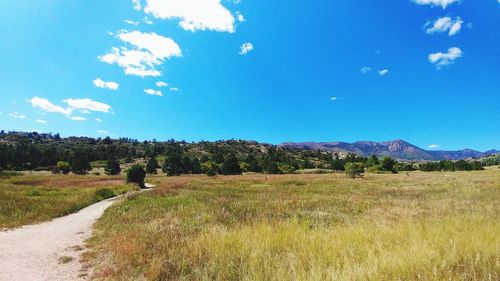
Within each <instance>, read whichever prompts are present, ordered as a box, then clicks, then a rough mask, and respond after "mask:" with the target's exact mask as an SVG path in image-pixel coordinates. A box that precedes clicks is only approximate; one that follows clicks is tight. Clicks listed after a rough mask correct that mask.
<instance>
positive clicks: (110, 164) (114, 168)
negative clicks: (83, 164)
mask: <svg viewBox="0 0 500 281" xmlns="http://www.w3.org/2000/svg"><path fill="white" fill-rule="evenodd" d="M121 171H122V169H121V168H120V162H119V161H118V160H116V159H115V158H110V159H108V161H106V168H104V172H105V173H106V175H110V176H114V175H119V174H120V173H121Z"/></svg>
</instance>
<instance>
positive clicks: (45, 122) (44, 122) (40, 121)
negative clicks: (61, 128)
mask: <svg viewBox="0 0 500 281" xmlns="http://www.w3.org/2000/svg"><path fill="white" fill-rule="evenodd" d="M35 122H37V123H38V124H47V121H45V120H42V119H38V120H36V121H35Z"/></svg>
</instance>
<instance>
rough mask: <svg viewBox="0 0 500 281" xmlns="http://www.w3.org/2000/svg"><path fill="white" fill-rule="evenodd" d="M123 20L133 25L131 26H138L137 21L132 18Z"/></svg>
mask: <svg viewBox="0 0 500 281" xmlns="http://www.w3.org/2000/svg"><path fill="white" fill-rule="evenodd" d="M124 22H126V23H128V24H130V25H133V26H138V25H139V23H140V22H139V21H133V20H124Z"/></svg>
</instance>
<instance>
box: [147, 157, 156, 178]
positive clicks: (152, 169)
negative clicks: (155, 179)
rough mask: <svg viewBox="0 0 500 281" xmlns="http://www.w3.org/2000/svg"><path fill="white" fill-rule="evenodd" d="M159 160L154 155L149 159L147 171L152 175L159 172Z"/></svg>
mask: <svg viewBox="0 0 500 281" xmlns="http://www.w3.org/2000/svg"><path fill="white" fill-rule="evenodd" d="M157 169H158V161H156V158H155V157H152V158H150V159H149V160H148V163H147V164H146V173H148V174H150V175H156V174H157V173H158V171H157Z"/></svg>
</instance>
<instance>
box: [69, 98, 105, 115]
mask: <svg viewBox="0 0 500 281" xmlns="http://www.w3.org/2000/svg"><path fill="white" fill-rule="evenodd" d="M63 102H65V103H67V104H68V106H69V107H71V108H73V109H80V110H90V111H98V112H106V113H108V112H110V111H111V106H109V105H107V104H105V103H102V102H97V101H93V100H91V99H88V98H86V99H66V100H63Z"/></svg>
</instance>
